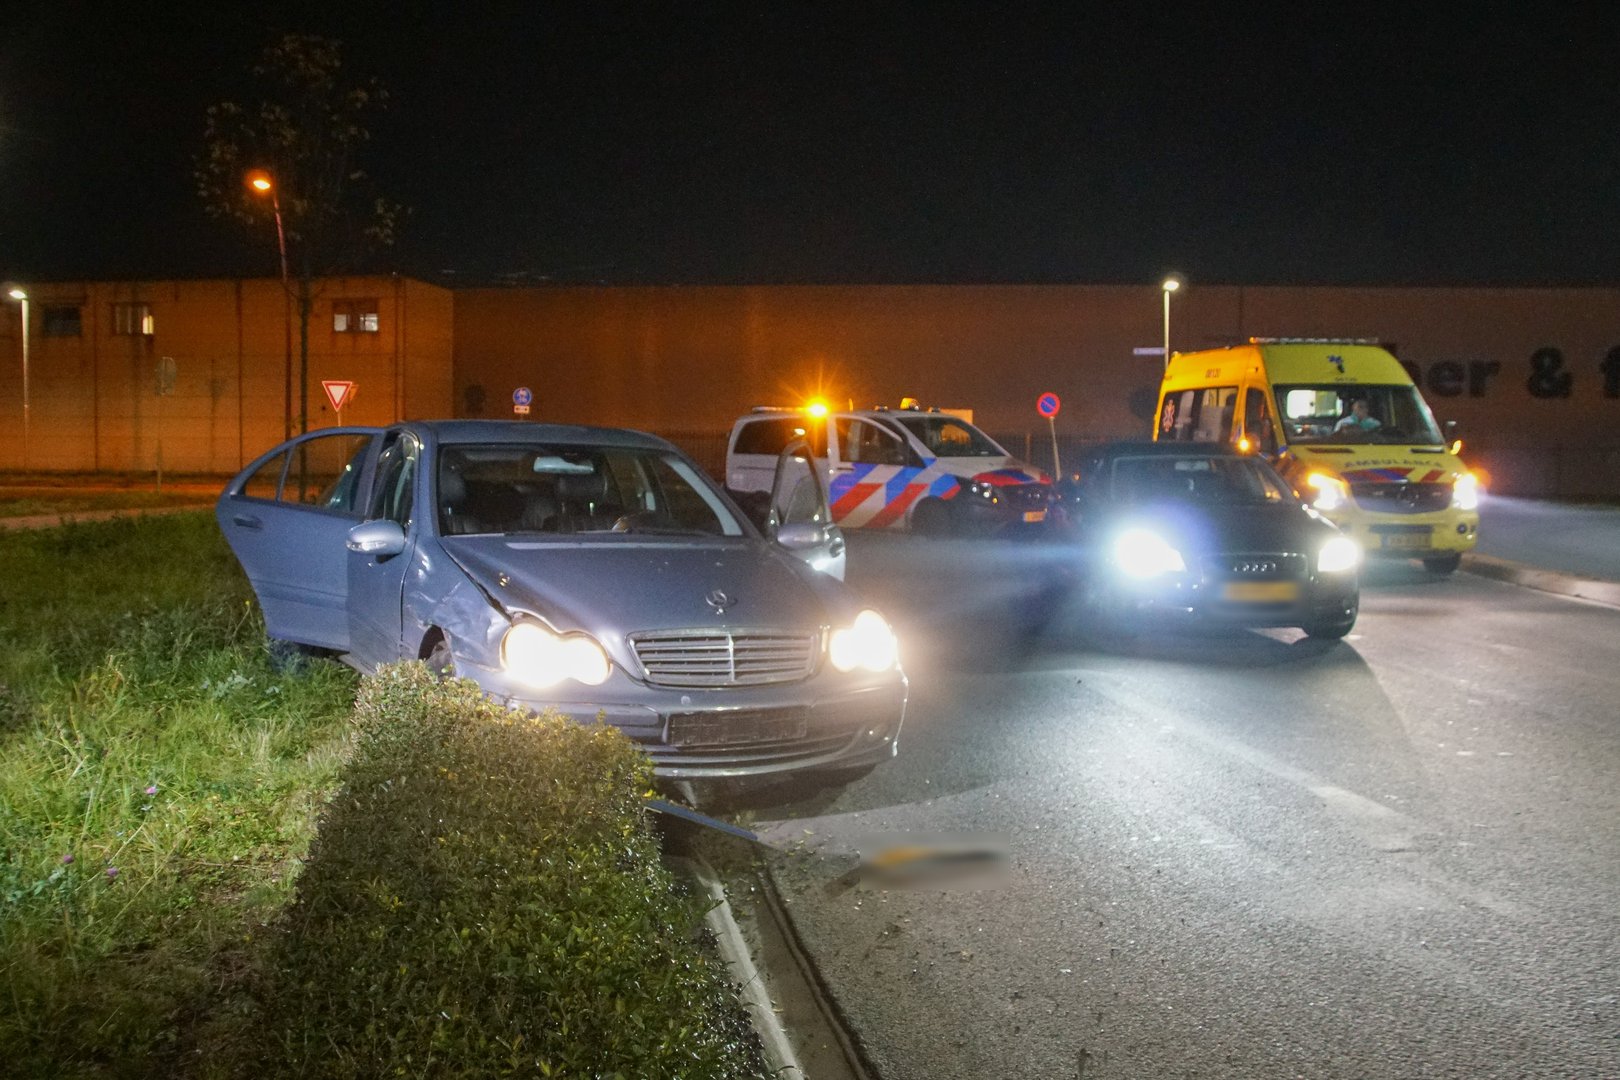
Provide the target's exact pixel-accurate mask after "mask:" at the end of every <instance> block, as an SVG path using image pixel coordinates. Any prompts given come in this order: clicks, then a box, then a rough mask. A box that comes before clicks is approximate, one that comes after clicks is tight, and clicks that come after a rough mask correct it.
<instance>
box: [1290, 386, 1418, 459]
mask: <svg viewBox="0 0 1620 1080" xmlns="http://www.w3.org/2000/svg"><path fill="white" fill-rule="evenodd" d="M1276 393H1277V415H1278V416H1280V417H1282V424H1283V434H1284V437H1285V438H1287V440H1288V441H1289V442H1291V443H1295V444H1309V443H1352V442H1354V443H1384V444H1388V443H1400V444H1403V445H1407V446H1414V445H1415V446H1441V445H1443V441H1442V440H1441V438H1440V429H1439V428H1438V427H1437V426H1436V425H1435V422H1434V414H1433V413H1431V412H1429V406H1428V405H1427V404H1425V402H1424V400H1423V397H1422V396H1421V395H1420V394H1419V393H1418V391H1417V387H1415V386H1412V385H1410V384H1407V385H1404V386H1346V385H1342V384H1331V383H1328V384H1323V385H1320V386H1279V387H1277V388H1276Z"/></svg>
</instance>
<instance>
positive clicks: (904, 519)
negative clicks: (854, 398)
mask: <svg viewBox="0 0 1620 1080" xmlns="http://www.w3.org/2000/svg"><path fill="white" fill-rule="evenodd" d="M794 438H804V439H806V440H807V441H808V442H809V444H810V446H811V447H812V451H813V453H814V454H815V455H816V459H817V462H818V464H820V465H822V466H823V467H824V468H825V470H826V472H825V475H826V476H827V477H828V491H827V494H828V498H829V500H830V502H831V505H832V516H833V521H834V522H835V523H836V524H838V525H839V526H841V527H843V528H857V529H859V528H865V529H908V530H910V531H912V532H916V533H921V534H924V535H930V536H953V535H954V536H965V535H988V534H991V533H997V532H1002V531H1005V530H1008V529H1011V528H1021V527H1025V526H1034V525H1040V524H1042V523H1044V522H1046V520H1047V516H1048V514H1049V513H1050V512H1052V509H1053V507H1052V483H1051V479H1050V477H1048V476H1047V475H1046V474H1045V473H1044V472H1042V471H1041V470H1039V469H1037V468H1035V467H1034V466H1032V465H1028V464H1026V463H1024V462H1022V461H1019V460H1018V459H1017V458H1015V457H1013V456H1012V455H1011V454H1009V453H1008V452H1007V451H1006V449H1005V448H1003V447H1002V446H1001V445H1000V444H999V443H997V442H996V441H995V440H994V439H992V438H990V436H988V435H986V434H985V433H984V432H983V431H981V430H979V429H978V428H977V427H975V426H974V425H973V423H972V421H971V420H970V419H968V418H967V417H966V416H964V415H963V413H962V412H961V411H960V410H942V409H924V408H922V407H921V406H920V405H918V404H917V403H915V402H913V401H911V400H910V399H907V400H906V401H905V402H904V403H903V404H902V407H901V408H899V409H888V408H884V407H881V406H880V407H878V408H875V409H862V410H852V411H848V412H833V411H830V410H828V409H827V408H826V407H825V406H822V405H809V406H806V407H803V408H772V407H765V406H762V407H759V408H756V409H754V410H753V411H752V412H750V413H748V414H747V415H746V416H742V417H740V418H738V420H737V422H736V423H735V424H734V425H733V426H732V429H731V438H730V441H729V442H728V444H727V446H726V487H727V488H729V489H731V491H732V492H733V493H734V494H737V495H738V496H739V497H740V500H741V501H742V502H743V503H744V504H745V505H746V504H747V503H748V501H749V499H750V497H753V496H755V495H756V493H759V492H765V491H769V490H770V488H771V483H772V478H773V476H774V470H775V468H776V461H777V456H778V454H780V453H781V450H782V448H783V447H784V446H786V445H787V444H788V442H789V441H790V440H792V439H794Z"/></svg>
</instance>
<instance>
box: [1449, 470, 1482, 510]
mask: <svg viewBox="0 0 1620 1080" xmlns="http://www.w3.org/2000/svg"><path fill="white" fill-rule="evenodd" d="M1451 508H1452V509H1453V510H1478V509H1479V477H1477V476H1475V475H1474V474H1473V473H1471V472H1465V473H1463V474H1461V475H1460V476H1458V477H1457V482H1456V483H1455V484H1453V485H1452V488H1451Z"/></svg>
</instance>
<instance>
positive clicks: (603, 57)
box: [0, 0, 1620, 284]
mask: <svg viewBox="0 0 1620 1080" xmlns="http://www.w3.org/2000/svg"><path fill="white" fill-rule="evenodd" d="M6 6H7V9H8V10H7V12H6V14H5V15H3V16H0V276H5V277H9V278H15V279H19V280H39V279H47V278H71V277H89V278H105V277H125V276H143V277H149V278H150V277H157V278H161V277H172V276H197V275H212V274H223V273H249V274H264V275H266V276H268V275H270V274H273V273H274V272H275V255H274V248H273V240H272V239H270V238H269V237H261V238H259V239H258V240H256V241H254V242H252V243H249V242H246V241H244V239H243V236H242V234H240V233H239V232H236V231H233V230H232V229H231V228H230V227H227V226H225V225H222V224H219V223H216V222H214V221H212V220H210V219H209V218H207V217H206V216H205V215H204V214H203V212H202V209H201V205H200V203H199V201H198V199H197V197H196V195H195V194H194V191H193V186H192V182H191V176H190V173H191V164H190V163H191V159H192V156H193V155H194V154H195V153H196V151H197V149H198V148H199V146H200V141H201V132H202V123H203V110H204V108H205V107H206V106H207V105H208V104H209V103H210V102H212V101H216V100H219V99H222V98H229V97H233V96H241V95H242V94H243V93H245V92H246V89H247V85H248V83H247V78H246V69H247V67H248V65H249V64H250V63H251V62H252V60H253V59H254V58H255V57H256V56H257V54H258V53H259V52H260V51H261V50H262V49H263V47H264V46H265V45H266V44H268V43H269V42H270V41H271V40H273V39H274V38H275V37H276V36H277V35H278V34H280V33H282V32H284V31H298V32H304V33H317V34H323V35H328V36H331V37H335V38H338V39H340V40H341V41H343V42H344V44H345V46H346V55H347V57H348V67H349V70H350V71H351V72H353V73H355V74H374V75H377V76H379V77H380V78H381V79H382V80H383V81H384V83H386V84H387V85H388V86H389V88H390V89H391V90H392V92H393V97H394V100H393V106H392V109H391V111H390V112H389V114H388V115H387V117H386V119H385V120H384V121H383V122H382V123H381V124H379V125H378V126H377V129H376V133H375V134H376V141H375V143H374V146H373V148H372V149H373V156H372V158H371V160H370V162H369V167H370V171H371V172H372V173H373V174H374V175H375V176H376V177H377V178H378V180H379V181H380V183H381V185H382V186H383V187H384V188H385V190H386V191H387V192H388V193H389V194H391V195H392V196H393V197H394V198H396V199H397V200H399V201H401V202H403V203H405V204H407V205H408V206H410V207H411V208H412V211H413V212H412V216H411V219H410V221H409V222H408V224H407V227H406V231H405V234H404V236H403V238H402V241H401V243H400V245H399V246H398V247H397V248H396V249H395V251H393V252H392V253H391V254H390V255H389V257H388V259H389V262H388V266H389V268H392V269H398V270H401V271H404V272H409V273H414V274H418V275H420V276H424V277H428V278H430V279H432V280H438V281H446V282H455V281H462V282H468V283H473V282H489V281H545V280H549V281H558V282H597V281H601V282H609V283H688V284H702V283H735V282H761V283H766V282H810V283H843V282H850V283H898V282H964V283H969V282H978V283H983V282H1027V283H1064V282H1099V283H1126V282H1137V283H1145V282H1151V281H1156V280H1157V279H1158V277H1159V276H1160V275H1161V274H1162V273H1164V272H1165V271H1167V270H1171V269H1174V270H1179V271H1183V272H1185V273H1186V274H1187V275H1188V276H1189V277H1190V278H1191V279H1192V280H1193V281H1201V282H1206V283H1217V282H1218V283H1251V284H1275V283H1300V284H1352V283H1367V284H1383V283H1387V284H1453V283H1457V284H1468V283H1487V282H1490V283H1510V284H1562V283H1606V284H1614V283H1616V281H1617V280H1620V15H1614V14H1611V15H1601V14H1595V12H1598V11H1599V10H1600V6H1599V5H1585V6H1583V9H1584V10H1588V11H1591V12H1594V14H1582V15H1576V14H1570V13H1569V12H1571V11H1573V10H1575V9H1574V6H1573V5H1571V6H1569V7H1567V8H1564V9H1563V11H1564V13H1558V14H1547V13H1545V12H1553V11H1556V10H1557V9H1558V7H1559V6H1558V5H1536V6H1531V5H1522V4H1515V5H1502V6H1500V7H1496V6H1488V5H1483V4H1474V5H1466V6H1465V5H1457V6H1455V7H1451V6H1446V5H1434V4H1422V5H1419V4H1408V5H1401V6H1402V7H1403V8H1404V9H1406V11H1405V13H1404V14H1394V15H1384V14H1380V15H1378V16H1369V15H1367V14H1364V13H1360V12H1356V11H1349V10H1348V9H1345V8H1343V7H1341V6H1337V5H1325V6H1322V7H1321V8H1320V9H1319V8H1318V7H1317V6H1316V5H1300V6H1292V7H1288V8H1278V9H1277V10H1278V11H1279V12H1287V14H1286V16H1284V15H1271V16H1266V17H1261V16H1247V17H1242V18H1239V17H1234V16H1232V15H1229V14H1225V13H1222V12H1221V11H1219V10H1216V8H1217V6H1216V5H1206V6H1203V7H1202V8H1200V9H1197V10H1195V11H1188V12H1181V11H1177V10H1176V9H1174V8H1167V7H1165V6H1162V5H1148V4H1132V5H1129V6H1121V7H1113V6H1108V5H1086V4H1079V3H1071V4H1063V5H1051V6H1033V5H1032V6H1020V5H1005V4H989V3H986V4H976V5H965V4H884V3H874V4H859V5H849V6H844V5H823V4H777V3H763V2H762V3H756V4H737V5H709V4H701V3H670V4H663V5H617V4H590V5H585V4H578V5H575V4H552V3H537V2H531V3H523V4H512V5H501V6H496V5H487V6H486V5H474V4H466V5H462V4H457V5H453V6H452V5H445V6H444V7H443V8H438V7H434V8H428V7H427V6H426V5H423V6H421V8H420V10H418V8H417V6H416V5H412V4H409V3H392V4H386V5H384V4H360V3H340V2H337V0H333V2H329V3H325V4H319V5H314V4H312V5H301V4H293V3H274V4H233V3H218V4H211V5H207V6H200V5H199V6H195V7H192V6H188V5H185V4H169V5H148V6H136V5H116V4H83V3H70V2H60V0H58V2H53V3H48V4H27V5H25V4H20V3H13V4H9V5H6ZM24 9H25V10H24ZM1602 9H1606V10H1609V11H1615V10H1616V9H1615V8H1613V7H1610V6H1608V5H1603V6H1602ZM1368 10H1372V9H1368ZM422 11H429V12H431V13H428V14H422V13H420V12H422Z"/></svg>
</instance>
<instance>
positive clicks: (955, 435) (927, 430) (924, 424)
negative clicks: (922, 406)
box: [891, 413, 1009, 457]
mask: <svg viewBox="0 0 1620 1080" xmlns="http://www.w3.org/2000/svg"><path fill="white" fill-rule="evenodd" d="M891 419H893V420H894V421H895V422H896V423H899V424H901V425H903V426H904V427H905V429H906V430H907V431H909V432H911V433H912V434H913V435H915V436H916V437H917V439H918V441H920V442H921V443H922V444H923V445H924V446H926V447H927V448H928V452H929V453H930V454H933V455H934V456H935V457H1007V456H1009V455H1008V454H1007V451H1005V450H1003V449H1002V448H1001V447H1000V446H997V445H996V442H995V440H994V439H992V438H990V436H988V435H986V434H985V433H984V432H982V431H980V430H979V429H978V428H976V427H974V426H973V425H972V424H970V423H968V422H967V421H966V420H958V419H957V418H956V417H954V416H940V415H937V414H933V413H925V414H921V415H909V416H908V415H898V416H893V417H891Z"/></svg>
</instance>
